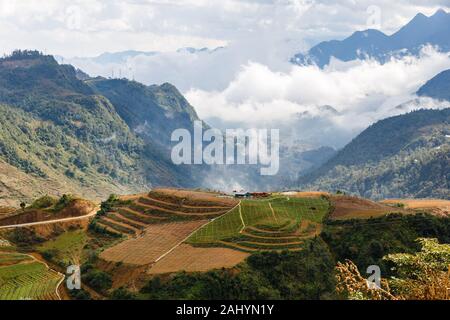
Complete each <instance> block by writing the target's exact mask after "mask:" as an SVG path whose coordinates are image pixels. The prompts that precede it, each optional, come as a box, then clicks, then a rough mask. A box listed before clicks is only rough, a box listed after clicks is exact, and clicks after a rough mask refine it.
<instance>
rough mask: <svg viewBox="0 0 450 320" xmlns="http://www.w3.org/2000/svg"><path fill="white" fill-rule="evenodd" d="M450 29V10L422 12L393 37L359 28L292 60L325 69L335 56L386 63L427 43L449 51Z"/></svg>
mask: <svg viewBox="0 0 450 320" xmlns="http://www.w3.org/2000/svg"><path fill="white" fill-rule="evenodd" d="M449 30H450V13H447V12H446V11H444V10H442V9H440V10H438V11H437V12H436V13H435V14H434V15H432V16H430V17H427V16H425V15H424V14H422V13H419V14H417V15H416V16H415V17H414V19H413V20H411V21H410V22H409V23H408V24H407V25H405V26H404V27H403V28H401V29H400V30H399V31H397V32H396V33H394V34H392V35H390V36H388V35H386V34H384V33H383V32H381V31H378V30H373V29H369V30H364V31H357V32H355V33H354V34H352V35H351V36H350V37H348V38H346V39H344V40H342V41H338V40H332V41H327V42H322V43H320V44H318V45H316V46H314V47H313V48H311V49H310V50H309V51H308V52H307V53H305V54H303V53H299V54H297V55H295V56H294V57H293V58H292V60H291V61H292V62H293V63H295V64H299V65H304V64H316V65H318V66H319V67H321V68H323V67H324V66H326V65H328V64H329V63H330V60H331V58H332V57H334V58H337V59H339V60H341V61H352V60H356V59H363V60H364V59H367V58H371V59H375V60H377V61H380V62H382V63H384V62H386V61H388V60H390V59H391V58H392V57H402V56H406V55H418V54H419V52H420V50H421V48H422V47H424V46H426V45H432V46H436V47H438V48H439V49H440V50H442V51H443V52H448V51H450V37H449V36H448V33H449Z"/></svg>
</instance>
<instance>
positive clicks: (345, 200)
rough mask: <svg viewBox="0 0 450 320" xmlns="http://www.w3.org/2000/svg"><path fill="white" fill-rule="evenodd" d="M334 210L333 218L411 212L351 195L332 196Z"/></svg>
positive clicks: (353, 217)
mask: <svg viewBox="0 0 450 320" xmlns="http://www.w3.org/2000/svg"><path fill="white" fill-rule="evenodd" d="M331 202H332V203H333V206H334V210H333V212H332V213H331V216H330V217H331V219H334V220H347V219H369V218H377V217H381V216H385V215H387V214H389V213H394V212H397V213H404V214H407V213H409V211H408V210H405V209H403V208H394V207H392V206H388V205H386V204H382V203H378V202H374V201H370V200H366V199H361V198H357V197H351V196H333V197H331Z"/></svg>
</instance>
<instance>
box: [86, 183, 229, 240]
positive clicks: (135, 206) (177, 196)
mask: <svg viewBox="0 0 450 320" xmlns="http://www.w3.org/2000/svg"><path fill="white" fill-rule="evenodd" d="M122 200H123V201H122V202H123V203H122V204H120V205H117V206H116V207H115V208H113V210H112V211H111V212H108V213H107V214H106V215H105V216H104V217H102V218H100V219H99V220H97V221H96V222H95V223H96V224H97V226H99V227H101V228H104V229H105V230H107V231H108V232H110V233H115V234H119V235H122V236H139V235H140V234H142V233H143V232H144V231H145V229H146V228H147V227H148V226H151V225H154V224H167V223H170V222H176V221H192V220H208V219H214V218H217V217H219V216H221V215H223V214H225V213H227V212H228V211H230V209H232V208H233V207H234V206H236V204H237V201H235V200H234V199H231V198H224V197H219V196H218V195H217V194H214V193H206V192H195V191H184V190H170V189H157V190H154V191H152V192H150V193H148V194H139V195H134V196H124V197H122Z"/></svg>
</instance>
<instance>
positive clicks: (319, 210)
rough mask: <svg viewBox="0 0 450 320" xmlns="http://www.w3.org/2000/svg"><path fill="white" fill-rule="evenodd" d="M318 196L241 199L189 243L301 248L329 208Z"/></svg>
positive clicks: (242, 246) (246, 247) (198, 232)
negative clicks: (236, 205) (233, 207)
mask: <svg viewBox="0 0 450 320" xmlns="http://www.w3.org/2000/svg"><path fill="white" fill-rule="evenodd" d="M329 208H330V206H329V202H328V201H327V200H326V199H321V198H288V197H273V198H270V199H265V200H243V201H242V202H241V204H240V206H239V207H237V208H235V209H233V210H232V211H230V212H229V213H227V214H225V215H223V216H221V217H220V218H217V219H215V220H214V221H212V222H211V223H209V224H208V225H206V226H205V227H203V228H202V229H200V230H199V231H197V232H196V233H195V234H194V235H192V237H191V238H189V239H188V241H187V242H188V243H190V244H192V245H198V246H217V245H219V246H225V247H232V248H235V249H239V250H243V251H257V250H263V251H270V250H283V249H301V245H302V243H303V240H304V239H306V238H308V237H312V236H313V235H314V234H315V233H316V231H317V230H318V228H320V225H321V222H322V220H323V219H324V217H325V216H326V214H327V213H328V211H329Z"/></svg>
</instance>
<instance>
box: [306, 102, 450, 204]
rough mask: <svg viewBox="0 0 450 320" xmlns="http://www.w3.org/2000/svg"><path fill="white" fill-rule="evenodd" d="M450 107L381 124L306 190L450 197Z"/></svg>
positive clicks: (334, 160) (370, 195)
mask: <svg viewBox="0 0 450 320" xmlns="http://www.w3.org/2000/svg"><path fill="white" fill-rule="evenodd" d="M449 137H450V109H444V110H419V111H415V112H411V113H409V114H406V115H401V116H396V117H392V118H389V119H385V120H382V121H379V122H378V123H376V124H374V125H372V126H371V127H369V128H368V129H367V130H365V131H364V132H362V133H361V134H360V135H359V136H358V137H357V138H355V139H354V140H353V141H352V142H351V143H349V144H348V145H347V146H346V147H345V148H344V149H342V150H341V151H340V152H339V153H338V154H337V155H336V156H335V157H333V158H332V159H331V160H330V161H328V162H327V163H326V164H325V165H323V166H322V167H321V168H319V169H318V170H316V171H314V172H313V173H311V174H309V175H307V176H304V177H302V178H301V179H300V184H301V185H302V186H303V187H305V188H314V189H320V190H329V191H336V190H341V191H345V192H349V193H354V194H359V195H361V196H363V197H368V198H374V199H381V198H396V197H400V198H405V197H406V198H407V197H419V198H421V197H423V198H426V197H437V198H445V199H448V198H449V197H450V192H449V182H450V170H449V168H450V156H449V154H450V139H449Z"/></svg>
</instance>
